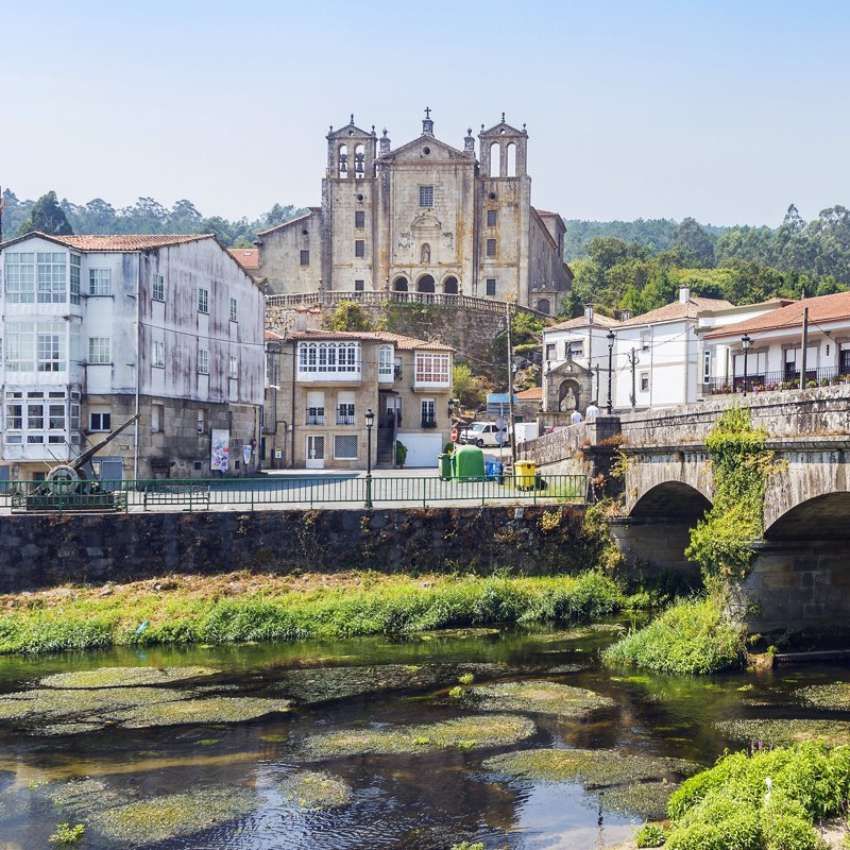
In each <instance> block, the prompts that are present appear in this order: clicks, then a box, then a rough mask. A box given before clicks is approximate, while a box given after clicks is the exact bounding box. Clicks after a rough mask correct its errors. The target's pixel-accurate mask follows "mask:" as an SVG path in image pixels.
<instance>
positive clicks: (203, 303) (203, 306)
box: [198, 286, 210, 313]
mask: <svg viewBox="0 0 850 850" xmlns="http://www.w3.org/2000/svg"><path fill="white" fill-rule="evenodd" d="M209 311H210V291H209V290H208V289H204V288H203V287H202V286H199V287H198V312H199V313H209Z"/></svg>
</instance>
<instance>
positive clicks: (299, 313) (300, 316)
mask: <svg viewBox="0 0 850 850" xmlns="http://www.w3.org/2000/svg"><path fill="white" fill-rule="evenodd" d="M306 330H307V316H306V315H305V313H304V311H303V310H297V309H296V311H295V332H296V333H302V332H303V331H306Z"/></svg>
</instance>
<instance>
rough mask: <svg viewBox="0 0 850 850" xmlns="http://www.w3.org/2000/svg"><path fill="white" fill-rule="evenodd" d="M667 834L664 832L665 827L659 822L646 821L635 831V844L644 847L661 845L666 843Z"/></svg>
mask: <svg viewBox="0 0 850 850" xmlns="http://www.w3.org/2000/svg"><path fill="white" fill-rule="evenodd" d="M666 839H667V836H666V834H665V832H664V827H663V826H661V824H658V823H645V824H644V825H643V826H642V827H641V828H640V829H639V830H638V831H637V832H636V833H635V846H636V847H639V848H642V847H661V845H662V844H664V842H665V840H666Z"/></svg>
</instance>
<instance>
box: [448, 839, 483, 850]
mask: <svg viewBox="0 0 850 850" xmlns="http://www.w3.org/2000/svg"><path fill="white" fill-rule="evenodd" d="M451 850H484V842H483V841H476V842H475V843H474V844H473V843H472V842H470V841H461V842H460V844H452V847H451Z"/></svg>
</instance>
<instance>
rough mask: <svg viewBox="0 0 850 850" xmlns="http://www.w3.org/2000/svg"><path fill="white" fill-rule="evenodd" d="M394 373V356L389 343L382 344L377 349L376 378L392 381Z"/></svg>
mask: <svg viewBox="0 0 850 850" xmlns="http://www.w3.org/2000/svg"><path fill="white" fill-rule="evenodd" d="M394 374H395V357H394V354H393V347H392V346H391V345H382V346H381V347H380V348H379V349H378V380H379V381H392V380H393V376H394Z"/></svg>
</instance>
